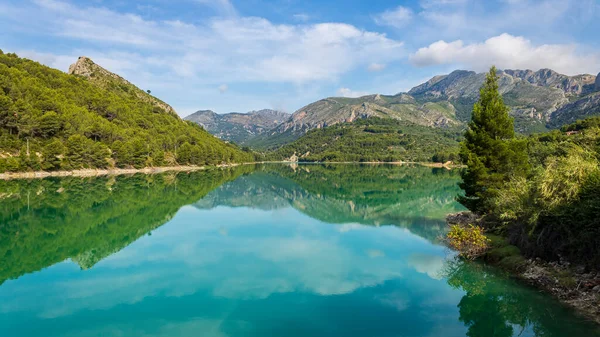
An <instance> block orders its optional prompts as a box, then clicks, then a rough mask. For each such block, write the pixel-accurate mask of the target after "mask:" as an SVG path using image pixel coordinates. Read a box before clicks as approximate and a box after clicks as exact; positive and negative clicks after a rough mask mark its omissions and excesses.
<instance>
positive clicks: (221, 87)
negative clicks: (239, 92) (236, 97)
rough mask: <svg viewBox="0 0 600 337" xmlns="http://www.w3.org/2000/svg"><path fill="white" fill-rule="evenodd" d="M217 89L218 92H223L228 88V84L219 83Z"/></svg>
mask: <svg viewBox="0 0 600 337" xmlns="http://www.w3.org/2000/svg"><path fill="white" fill-rule="evenodd" d="M218 89H219V92H220V93H222V94H224V93H225V92H227V90H229V86H228V85H227V84H221V85H220V86H219V88H218Z"/></svg>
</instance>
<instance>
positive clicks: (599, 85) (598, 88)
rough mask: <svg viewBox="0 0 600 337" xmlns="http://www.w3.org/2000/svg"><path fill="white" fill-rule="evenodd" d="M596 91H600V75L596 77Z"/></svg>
mask: <svg viewBox="0 0 600 337" xmlns="http://www.w3.org/2000/svg"><path fill="white" fill-rule="evenodd" d="M594 91H600V73H598V76H596V83H595V85H594Z"/></svg>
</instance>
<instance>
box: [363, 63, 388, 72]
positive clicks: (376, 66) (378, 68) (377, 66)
mask: <svg viewBox="0 0 600 337" xmlns="http://www.w3.org/2000/svg"><path fill="white" fill-rule="evenodd" d="M367 69H369V71H382V70H383V69H385V64H382V63H371V64H369V67H368V68H367Z"/></svg>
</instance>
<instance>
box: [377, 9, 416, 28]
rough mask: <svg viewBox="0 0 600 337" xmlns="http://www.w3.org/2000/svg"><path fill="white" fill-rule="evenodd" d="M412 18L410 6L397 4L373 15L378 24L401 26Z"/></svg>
mask: <svg viewBox="0 0 600 337" xmlns="http://www.w3.org/2000/svg"><path fill="white" fill-rule="evenodd" d="M412 18H413V11H412V10H411V9H410V8H407V7H403V6H398V7H396V8H395V9H391V10H387V11H385V12H383V13H381V14H379V15H377V16H375V18H374V19H375V23H377V24H378V25H382V26H391V27H395V28H403V27H405V26H406V25H408V24H409V23H410V22H411V21H412Z"/></svg>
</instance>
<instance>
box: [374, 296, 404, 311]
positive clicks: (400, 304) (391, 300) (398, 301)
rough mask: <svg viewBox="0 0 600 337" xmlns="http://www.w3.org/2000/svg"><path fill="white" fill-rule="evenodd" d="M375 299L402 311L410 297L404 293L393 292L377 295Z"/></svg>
mask: <svg viewBox="0 0 600 337" xmlns="http://www.w3.org/2000/svg"><path fill="white" fill-rule="evenodd" d="M376 299H377V300H378V301H379V302H381V303H382V304H384V305H387V306H390V307H392V308H394V309H396V310H398V311H404V310H406V309H407V308H408V305H409V303H410V299H409V298H407V296H406V294H405V293H401V292H393V293H390V294H385V295H384V296H377V297H376Z"/></svg>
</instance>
